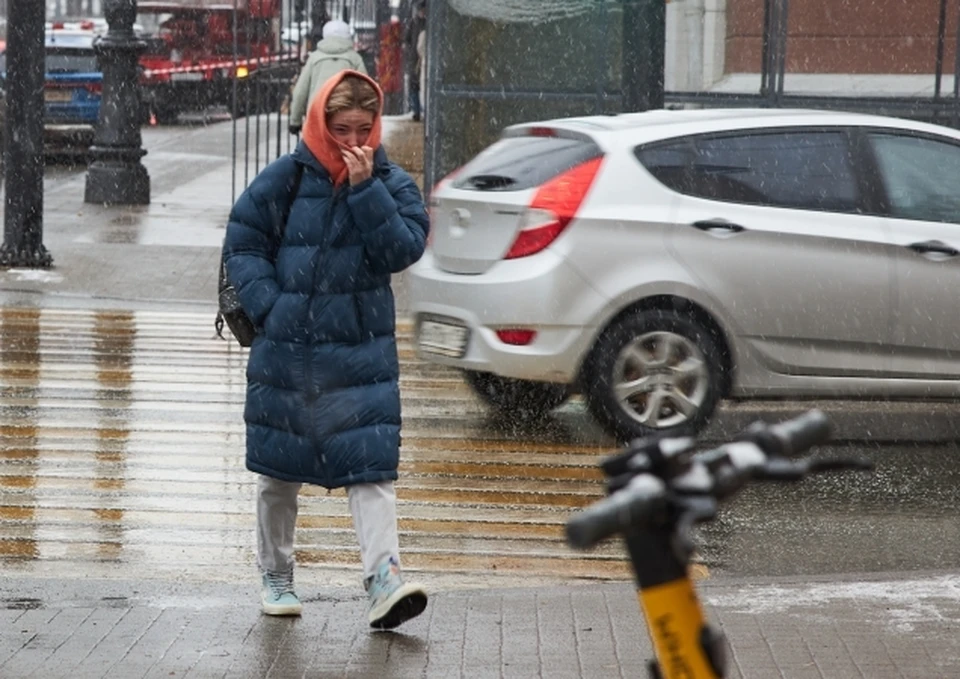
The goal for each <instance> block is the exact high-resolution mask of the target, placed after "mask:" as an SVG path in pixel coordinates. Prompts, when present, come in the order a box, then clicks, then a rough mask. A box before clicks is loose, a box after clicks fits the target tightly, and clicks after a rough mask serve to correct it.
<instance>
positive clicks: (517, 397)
mask: <svg viewBox="0 0 960 679" xmlns="http://www.w3.org/2000/svg"><path fill="white" fill-rule="evenodd" d="M464 376H465V377H466V380H467V384H469V385H470V387H471V388H472V389H473V391H474V392H475V393H476V394H477V396H479V397H480V400H481V401H483V402H484V403H486V404H487V405H488V406H490V407H492V408H494V409H496V410H497V411H498V412H500V413H502V414H504V415H515V416H517V417H520V418H524V419H532V418H537V417H543V416H544V415H546V414H547V413H549V412H550V411H551V410H553V409H554V408H556V407H557V406H559V405H560V404H562V403H563V402H564V401H566V400H567V399H568V398H569V397H570V388H569V387H568V386H567V385H565V384H553V383H551V382H533V381H530V380H516V379H511V378H509V377H500V376H499V375H493V374H491V373H484V372H475V371H473V370H466V371H464Z"/></svg>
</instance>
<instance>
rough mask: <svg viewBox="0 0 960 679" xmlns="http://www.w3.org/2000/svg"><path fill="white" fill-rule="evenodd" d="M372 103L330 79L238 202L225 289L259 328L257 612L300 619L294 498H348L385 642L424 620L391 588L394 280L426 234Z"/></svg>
mask: <svg viewBox="0 0 960 679" xmlns="http://www.w3.org/2000/svg"><path fill="white" fill-rule="evenodd" d="M382 102H383V95H382V93H381V92H380V89H379V88H378V87H377V85H376V83H375V82H374V81H373V80H371V79H370V78H368V77H367V76H365V75H363V74H361V73H358V72H356V71H343V72H341V73H339V74H338V75H336V76H334V77H333V78H331V79H330V80H329V81H328V82H327V83H326V85H325V86H324V87H323V88H322V89H321V90H320V91H319V92H318V93H317V95H316V96H315V97H314V99H313V101H312V103H311V105H310V108H309V110H308V112H307V119H306V121H305V126H304V134H303V139H302V140H301V141H300V143H299V145H298V146H297V149H296V150H295V151H294V152H293V153H291V154H289V155H287V156H284V157H282V158H279V159H278V160H276V161H274V162H273V163H271V164H270V165H269V166H267V167H266V168H264V170H263V171H262V172H261V173H260V174H259V175H258V176H257V177H256V179H254V181H253V182H252V183H251V184H250V186H249V187H248V188H247V190H246V191H245V192H244V193H243V195H241V196H240V198H239V199H238V200H237V202H236V204H235V205H234V207H233V210H232V211H231V214H230V221H229V225H228V227H227V234H226V239H225V242H224V252H225V263H226V273H227V278H228V279H229V280H230V282H231V283H232V284H233V285H234V287H235V288H236V290H237V294H238V297H239V299H240V303H241V304H242V306H243V309H244V311H245V312H246V313H247V315H248V316H249V317H250V319H251V320H252V321H253V322H254V324H255V325H256V326H257V328H258V335H257V337H256V339H255V340H254V342H253V345H252V346H251V348H250V358H249V362H248V364H247V402H246V408H245V412H244V420H245V421H246V425H247V468H248V469H249V470H251V471H253V472H256V473H257V474H259V475H260V476H259V478H258V488H257V491H258V492H257V556H258V562H259V566H260V570H261V576H262V587H261V605H262V609H263V611H264V612H265V613H267V614H269V615H299V614H300V612H301V609H302V606H301V604H300V600H299V599H298V598H297V595H296V594H295V592H294V589H293V567H294V559H293V538H294V525H295V523H296V517H297V495H298V492H299V490H300V486H301V484H303V483H310V484H315V485H318V486H323V487H325V488H340V487H346V489H347V496H348V498H349V505H350V511H351V514H352V515H353V521H354V527H355V529H356V533H357V538H358V541H359V543H360V554H361V560H362V562H363V569H364V584H365V586H366V588H367V592H368V595H369V620H370V624H371V626H372V627H375V628H378V629H388V628H392V627H395V626H397V625H399V624H400V623H402V622H404V621H405V620H408V619H410V618H412V617H414V616H416V615H419V614H420V613H421V612H422V611H423V610H424V608H425V607H426V604H427V596H426V593H425V592H424V590H423V588H422V587H420V586H419V585H416V584H413V583H408V582H404V580H403V578H402V576H401V573H400V555H399V546H398V536H397V518H396V494H395V492H394V481H395V480H396V478H397V465H398V461H399V456H400V454H399V450H400V391H399V386H398V379H399V363H398V359H397V346H396V335H395V333H396V327H395V309H394V299H393V292H392V290H391V288H390V276H391V274H394V273H397V272H400V271H402V270H404V269H405V268H407V267H408V266H410V265H411V264H413V263H414V262H416V261H417V260H418V259H419V258H420V256H421V255H422V254H423V250H424V246H425V243H426V237H427V232H428V229H429V220H428V218H427V212H426V209H425V207H424V204H423V198H422V196H421V194H420V191H419V189H418V188H417V186H416V184H414V182H413V180H412V179H411V177H410V176H409V175H408V174H407V173H406V172H404V171H403V170H402V169H400V168H399V167H398V166H396V165H394V164H393V163H391V162H389V161H388V160H387V156H386V153H385V152H384V150H383V147H382V146H380V127H381V110H382ZM285 216H286V219H284V217H285ZM284 222H285V224H284Z"/></svg>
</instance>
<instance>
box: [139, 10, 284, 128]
mask: <svg viewBox="0 0 960 679" xmlns="http://www.w3.org/2000/svg"><path fill="white" fill-rule="evenodd" d="M283 1H284V0H141V1H140V2H139V3H138V12H139V14H138V16H137V24H138V29H139V30H140V31H141V37H142V38H143V39H144V40H145V41H146V42H147V51H146V52H144V54H143V55H142V56H141V57H140V65H141V67H142V74H141V79H140V82H141V86H142V91H143V100H144V108H145V112H146V113H148V114H152V116H154V117H155V119H156V121H157V122H173V121H174V120H176V118H177V116H178V114H180V113H181V112H184V111H191V110H202V109H206V108H208V107H210V106H226V107H228V108H229V109H230V110H231V111H232V113H233V114H234V115H235V116H242V115H246V114H247V113H256V112H261V111H275V110H277V109H278V108H279V104H280V101H281V99H282V98H283V96H285V95H286V94H287V92H288V90H289V85H290V83H291V82H292V80H293V78H294V77H295V76H296V74H297V72H298V70H299V68H300V60H299V57H298V53H297V50H296V49H295V48H292V47H290V46H285V45H282V44H281V41H280V29H281V25H280V24H281V9H282V4H283ZM235 7H236V17H234V8H235ZM235 85H236V88H235ZM235 89H236V97H234V94H235ZM234 99H236V101H234Z"/></svg>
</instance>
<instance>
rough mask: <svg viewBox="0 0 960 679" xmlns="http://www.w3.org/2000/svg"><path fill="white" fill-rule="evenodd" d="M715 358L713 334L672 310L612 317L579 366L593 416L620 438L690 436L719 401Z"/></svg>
mask: <svg viewBox="0 0 960 679" xmlns="http://www.w3.org/2000/svg"><path fill="white" fill-rule="evenodd" d="M722 383H723V362H722V360H721V354H720V350H719V349H718V346H717V341H716V339H715V338H714V334H713V332H711V331H710V330H709V329H708V328H705V327H704V326H703V325H702V324H700V323H699V322H697V321H696V320H695V319H694V318H692V317H691V316H689V315H687V314H683V313H680V312H677V311H672V310H658V309H654V310H650V311H644V312H641V313H638V314H634V315H631V316H627V317H624V318H622V319H620V320H617V321H615V322H614V323H613V324H612V325H611V326H610V327H609V328H607V329H606V330H605V331H604V333H603V334H602V335H601V336H600V339H599V340H597V343H596V345H595V346H594V349H593V351H592V352H591V354H590V356H589V358H588V359H587V363H586V364H585V366H584V370H583V388H584V393H585V395H586V397H587V405H588V407H589V408H590V411H591V412H592V413H593V415H594V417H596V418H597V420H598V421H599V422H600V423H601V424H602V425H604V427H606V429H607V430H608V431H610V432H611V433H612V434H613V435H614V436H616V437H617V438H618V439H619V440H621V441H629V440H631V439H634V438H638V437H642V436H649V435H651V434H671V435H682V434H695V433H696V432H698V431H699V430H700V429H702V428H703V426H704V425H705V424H706V422H707V420H708V419H709V417H710V415H712V414H713V411H714V409H715V408H716V406H717V402H718V401H719V400H720V396H721V393H722Z"/></svg>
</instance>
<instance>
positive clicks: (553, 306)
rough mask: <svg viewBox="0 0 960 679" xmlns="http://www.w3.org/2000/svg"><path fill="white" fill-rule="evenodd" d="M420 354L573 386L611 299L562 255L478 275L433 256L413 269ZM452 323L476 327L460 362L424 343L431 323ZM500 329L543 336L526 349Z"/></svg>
mask: <svg viewBox="0 0 960 679" xmlns="http://www.w3.org/2000/svg"><path fill="white" fill-rule="evenodd" d="M408 281H409V284H410V298H411V311H412V312H413V316H414V321H415V327H416V338H415V342H416V347H417V354H418V356H420V357H421V358H422V359H424V360H428V361H432V362H436V363H442V364H445V365H450V366H455V367H458V368H463V369H467V370H477V371H483V372H491V373H494V374H497V375H501V376H504V377H512V378H516V379H527V380H538V381H545V382H560V383H571V382H573V381H574V380H575V379H576V376H577V373H578V372H579V368H580V363H581V361H582V359H583V356H584V354H585V353H586V351H587V350H588V348H589V347H590V345H591V343H592V341H593V337H594V335H595V332H596V328H595V326H594V323H595V322H596V321H595V319H596V318H597V317H598V315H599V314H598V312H599V310H600V309H602V308H604V306H605V303H606V299H605V298H604V297H603V296H601V295H600V294H599V293H598V292H597V291H596V290H594V289H593V288H592V287H591V286H590V285H589V283H587V282H586V281H585V280H584V279H583V277H582V276H581V275H580V274H579V273H578V272H577V271H576V270H575V269H574V268H573V267H571V266H570V265H569V264H567V263H566V261H565V260H564V259H562V258H560V257H558V256H557V255H555V254H554V253H552V252H550V251H549V250H548V251H545V252H542V253H540V254H538V255H536V256H534V257H529V258H523V259H517V260H509V261H500V262H497V263H496V264H495V265H494V266H492V267H491V268H490V269H489V270H488V271H486V272H485V273H482V274H477V275H464V274H454V273H449V272H446V271H442V270H440V269H439V268H437V266H436V263H435V261H434V258H433V256H432V255H431V254H430V252H429V251H428V252H427V253H426V254H425V255H424V257H423V258H422V259H421V260H420V262H418V263H417V265H416V266H415V267H414V268H413V269H412V270H411V271H410V272H409V276H408ZM425 319H426V320H430V319H433V320H440V321H449V322H452V323H457V324H460V325H463V326H465V327H466V328H467V329H468V332H469V337H468V339H467V344H466V350H465V353H464V354H463V355H462V356H460V357H453V356H443V355H439V354H436V353H433V352H427V351H424V350H423V349H422V347H421V346H420V329H421V325H422V322H423V321H424V320H425ZM500 329H527V330H534V331H536V333H537V334H536V337H535V338H534V339H533V341H532V342H531V343H530V344H528V345H526V346H515V345H510V344H505V343H503V342H502V341H501V340H500V339H499V338H498V337H497V334H496V331H497V330H500Z"/></svg>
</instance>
